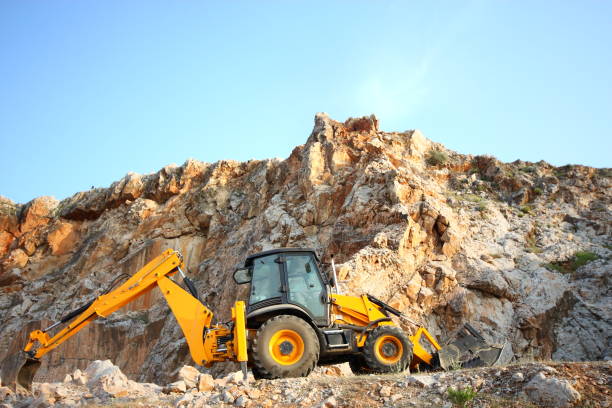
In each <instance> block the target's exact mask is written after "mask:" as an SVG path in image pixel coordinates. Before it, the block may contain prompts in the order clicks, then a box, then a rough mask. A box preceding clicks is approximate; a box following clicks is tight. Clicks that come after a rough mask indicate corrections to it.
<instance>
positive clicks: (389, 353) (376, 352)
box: [363, 325, 412, 374]
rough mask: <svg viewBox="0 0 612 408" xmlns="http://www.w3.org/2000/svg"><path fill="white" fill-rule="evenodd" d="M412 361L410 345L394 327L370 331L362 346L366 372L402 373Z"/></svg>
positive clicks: (399, 330)
mask: <svg viewBox="0 0 612 408" xmlns="http://www.w3.org/2000/svg"><path fill="white" fill-rule="evenodd" d="M411 360H412V343H411V342H410V340H409V339H408V337H407V336H406V335H405V334H404V332H402V330H401V329H400V328H399V327H396V326H390V325H385V326H379V327H377V328H375V329H374V330H372V331H371V332H370V334H369V335H368V338H367V339H366V342H365V344H364V346H363V361H364V362H365V367H367V369H368V372H370V373H377V374H384V373H397V372H401V371H404V370H405V369H407V368H408V366H409V365H410V361H411Z"/></svg>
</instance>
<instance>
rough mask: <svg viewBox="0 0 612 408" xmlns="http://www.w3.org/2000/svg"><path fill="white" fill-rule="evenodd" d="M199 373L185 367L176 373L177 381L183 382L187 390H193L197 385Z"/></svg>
mask: <svg viewBox="0 0 612 408" xmlns="http://www.w3.org/2000/svg"><path fill="white" fill-rule="evenodd" d="M199 376H200V372H199V371H198V369H197V368H195V367H192V366H188V365H185V366H183V367H181V369H180V370H179V372H178V379H179V380H182V381H184V382H185V385H186V386H187V388H195V387H196V385H198V377H199Z"/></svg>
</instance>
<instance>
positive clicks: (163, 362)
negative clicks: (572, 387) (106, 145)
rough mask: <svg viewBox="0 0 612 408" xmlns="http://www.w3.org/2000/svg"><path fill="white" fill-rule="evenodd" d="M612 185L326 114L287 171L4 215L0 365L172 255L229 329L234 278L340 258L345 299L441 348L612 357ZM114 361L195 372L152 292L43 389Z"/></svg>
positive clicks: (85, 196) (143, 179)
mask: <svg viewBox="0 0 612 408" xmlns="http://www.w3.org/2000/svg"><path fill="white" fill-rule="evenodd" d="M611 176H612V171H611V170H610V169H594V168H589V167H584V166H564V167H554V166H551V165H549V164H547V163H545V162H538V163H526V162H521V161H516V162H513V163H501V162H499V161H498V160H496V159H495V158H492V157H488V156H476V157H474V156H470V155H462V154H458V153H455V152H452V151H449V150H447V149H446V148H445V147H444V146H442V145H440V144H437V143H434V142H432V141H430V140H428V139H426V138H425V137H424V136H423V135H422V134H421V133H420V132H419V131H406V132H402V133H398V132H390V133H388V132H382V131H380V130H379V129H378V121H377V119H376V118H375V117H374V116H371V117H363V118H357V119H352V118H351V119H348V120H347V121H345V122H344V123H341V122H337V121H334V120H332V119H330V118H329V117H328V116H327V115H325V114H318V115H317V116H316V117H315V126H314V129H313V131H312V133H311V135H310V136H309V138H308V140H307V141H306V143H305V144H304V145H301V146H298V147H296V148H295V149H294V150H293V152H292V153H291V155H290V156H289V157H288V158H287V159H285V160H278V159H271V160H262V161H256V160H252V161H248V162H244V163H238V162H234V161H219V162H217V163H214V164H208V163H202V162H198V161H195V160H189V161H187V162H186V163H185V164H183V165H182V166H167V167H165V168H163V169H162V170H160V171H159V172H157V173H155V174H149V175H138V174H128V175H127V176H126V177H124V178H123V179H122V180H120V181H118V182H115V183H113V184H112V185H111V186H110V187H109V188H98V189H92V190H90V191H86V192H81V193H77V194H75V195H74V196H73V197H70V198H67V199H65V200H63V201H61V202H58V201H57V200H55V199H53V198H50V197H40V198H37V199H34V200H32V201H31V202H29V203H27V204H25V205H20V204H14V203H12V202H11V201H9V200H6V199H2V200H0V327H1V328H2V330H1V333H2V334H1V336H0V359H2V358H4V356H5V355H6V354H7V353H11V352H14V351H16V350H18V349H19V348H21V347H22V346H23V344H24V341H25V338H26V335H27V333H28V332H29V331H30V330H32V329H33V328H39V327H40V326H41V325H42V326H46V325H48V324H50V323H51V322H53V321H56V320H57V319H58V318H59V317H60V316H62V315H64V314H65V313H67V312H69V311H71V310H73V309H75V308H76V307H78V306H80V305H82V304H83V303H85V302H86V301H87V300H89V299H91V298H93V297H95V296H96V294H98V293H100V291H101V290H103V289H105V288H106V287H107V286H108V285H109V284H110V283H111V281H112V280H113V279H114V278H115V277H116V276H118V275H120V274H122V273H125V274H132V273H134V272H136V271H137V270H138V269H139V268H140V267H142V266H143V265H144V264H145V263H146V262H147V260H149V259H150V258H152V257H153V256H155V255H157V254H159V253H160V252H161V251H163V250H164V249H166V248H169V247H172V248H176V249H179V250H180V251H182V253H183V255H184V256H185V258H186V263H187V266H188V269H189V272H190V273H191V274H192V275H193V277H194V280H196V282H197V287H198V290H199V292H200V293H201V294H202V298H203V300H204V301H205V303H206V304H207V305H209V306H210V307H211V309H213V310H214V311H215V312H216V313H217V316H218V317H219V319H221V320H223V319H227V318H228V317H229V316H228V312H229V307H230V305H231V304H232V303H233V302H234V301H235V299H236V298H237V297H244V296H245V295H246V293H244V289H243V288H238V287H237V286H236V285H235V284H234V283H233V281H232V280H231V273H232V272H233V269H234V268H235V267H236V266H238V265H239V264H240V263H242V262H243V261H244V258H245V256H246V255H247V254H248V253H253V252H257V251H260V250H265V249H269V248H273V247H281V246H306V247H314V248H316V249H317V250H318V251H319V254H320V256H321V257H322V259H323V261H324V262H328V261H329V259H330V258H329V257H330V255H332V254H333V255H334V256H335V261H336V263H338V264H339V275H340V276H339V278H340V280H342V281H343V283H342V289H343V290H344V291H345V292H348V293H361V292H368V293H371V294H373V295H375V296H377V297H379V298H381V299H383V300H385V301H388V302H389V303H390V304H392V305H393V306H395V307H397V308H399V309H401V310H403V311H404V312H406V313H407V314H408V315H410V316H411V317H413V318H414V319H417V320H420V321H421V322H422V323H423V324H425V325H426V326H427V327H428V328H429V329H430V330H431V331H432V332H433V333H434V334H435V335H436V336H438V337H439V338H440V339H442V340H444V339H445V338H447V336H449V335H450V334H451V333H452V332H453V330H456V329H457V328H458V327H460V326H461V325H462V324H463V323H464V322H470V323H472V325H473V326H475V327H476V328H477V329H479V330H480V331H481V332H482V333H483V335H484V336H485V337H486V338H487V339H488V340H489V341H491V342H501V341H505V340H508V341H510V342H511V343H512V347H513V351H514V355H515V358H516V359H518V360H521V359H534V358H553V359H567V360H598V359H604V358H610V357H612V355H610V354H609V353H610V350H611V349H612V348H611V344H610V338H611V334H612V329H611V327H610V325H611V323H610V322H611V321H612V319H611V316H612V313H611V311H612V306H611V305H612V302H611V299H612V298H611V293H610V284H609V279H610V275H611V270H612V267H611V256H612V246H611V245H612V239H611V233H612V211H611V205H612V194H611V189H610V187H611V185H612V182H611ZM139 249H140V250H139ZM134 253H135V254H136V255H135V256H132V257H128V258H127V259H126V255H128V254H134ZM405 329H407V330H412V328H410V327H405ZM109 358H110V359H112V360H113V361H114V362H115V363H116V364H117V365H118V366H119V367H121V369H122V370H123V371H124V372H125V373H126V374H127V375H128V376H129V377H130V378H133V379H134V380H139V381H154V382H158V383H164V382H168V381H169V380H170V379H172V378H173V377H174V376H175V375H176V370H177V369H178V367H181V366H182V365H183V364H185V363H190V361H189V354H188V350H187V347H186V344H185V342H184V340H183V338H182V335H181V332H180V329H179V327H178V326H177V324H176V322H175V320H174V318H173V317H172V314H171V313H170V312H169V309H168V308H167V306H166V304H165V302H164V300H163V298H162V297H161V295H160V294H159V293H157V292H156V291H153V292H151V293H149V294H148V295H147V296H145V297H143V298H141V299H139V300H138V301H136V302H134V303H133V304H130V305H129V306H128V307H126V308H125V309H122V310H120V311H118V312H116V313H115V314H114V315H112V316H110V317H109V318H108V319H105V320H103V319H100V320H98V321H96V322H95V323H94V324H91V325H90V326H89V327H88V328H87V329H85V330H84V331H83V332H81V333H79V334H78V335H77V336H75V337H73V338H72V339H70V340H69V341H68V342H66V343H65V344H64V345H62V346H61V347H60V348H58V349H57V350H55V351H53V352H51V353H50V354H49V355H48V356H47V357H45V359H44V363H43V366H42V368H41V370H39V373H38V376H37V378H36V380H37V381H53V380H55V381H57V380H59V379H61V378H63V376H64V375H65V374H66V373H69V372H72V371H74V370H75V369H77V368H79V369H84V368H85V367H86V366H87V365H88V364H89V363H90V362H91V361H93V360H97V359H102V360H103V359H109ZM217 369H222V368H221V367H217Z"/></svg>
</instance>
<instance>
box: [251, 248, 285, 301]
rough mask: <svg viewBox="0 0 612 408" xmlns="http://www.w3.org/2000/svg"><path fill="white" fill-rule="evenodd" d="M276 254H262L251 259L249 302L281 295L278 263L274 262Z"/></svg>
mask: <svg viewBox="0 0 612 408" xmlns="http://www.w3.org/2000/svg"><path fill="white" fill-rule="evenodd" d="M276 258H278V254H274V255H268V256H264V257H262V258H257V259H255V260H254V261H253V267H252V268H253V280H252V281H251V296H250V297H249V304H251V305H252V304H255V303H257V302H261V301H262V300H266V299H270V298H275V297H280V296H281V281H280V273H279V264H278V263H276V262H274V260H275V259H276Z"/></svg>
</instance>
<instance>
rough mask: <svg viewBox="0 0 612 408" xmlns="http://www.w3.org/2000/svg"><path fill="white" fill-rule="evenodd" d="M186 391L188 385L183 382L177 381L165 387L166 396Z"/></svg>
mask: <svg viewBox="0 0 612 408" xmlns="http://www.w3.org/2000/svg"><path fill="white" fill-rule="evenodd" d="M186 391H187V385H186V384H185V381H183V380H179V381H175V382H173V383H170V384H168V385H166V386H165V387H164V392H165V393H166V394H169V393H172V392H177V393H178V392H186Z"/></svg>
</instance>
